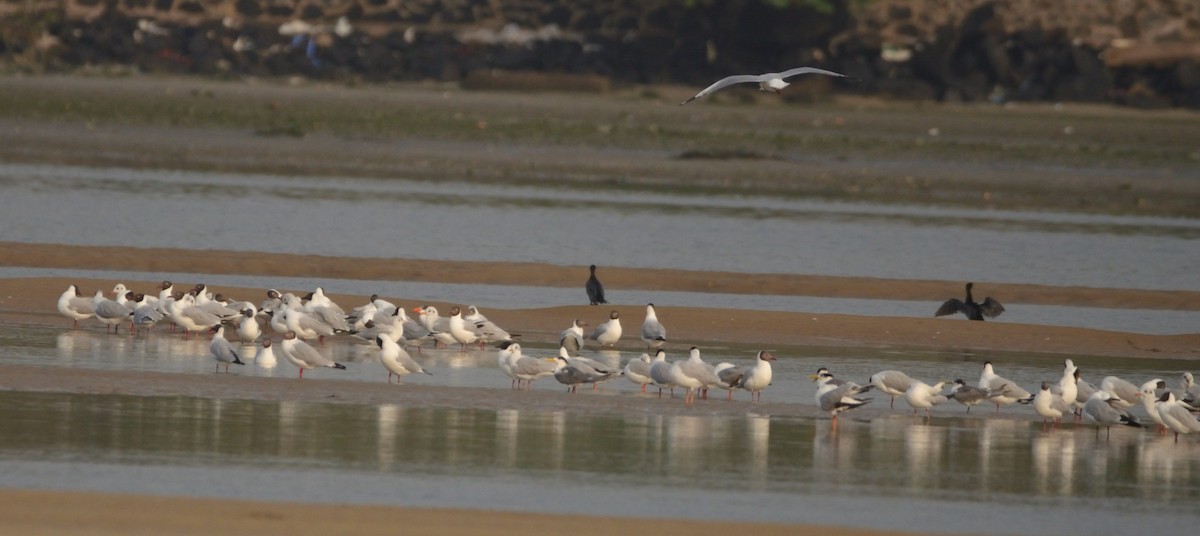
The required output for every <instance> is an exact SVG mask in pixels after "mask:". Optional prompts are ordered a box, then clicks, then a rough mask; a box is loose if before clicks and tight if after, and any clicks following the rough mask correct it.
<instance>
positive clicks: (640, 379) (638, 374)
mask: <svg viewBox="0 0 1200 536" xmlns="http://www.w3.org/2000/svg"><path fill="white" fill-rule="evenodd" d="M625 378H627V379H628V380H629V381H631V382H633V383H636V384H638V385H641V386H642V392H643V393H645V392H646V384H648V383H650V382H653V381H654V380H653V379H652V378H650V355H649V354H646V353H643V354H642V355H641V356H639V357H637V358H634V359H630V360H629V362H628V363H625Z"/></svg>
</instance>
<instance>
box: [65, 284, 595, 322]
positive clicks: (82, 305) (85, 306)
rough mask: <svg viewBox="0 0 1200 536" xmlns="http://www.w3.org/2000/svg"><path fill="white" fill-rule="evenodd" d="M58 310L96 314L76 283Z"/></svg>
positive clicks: (71, 315)
mask: <svg viewBox="0 0 1200 536" xmlns="http://www.w3.org/2000/svg"><path fill="white" fill-rule="evenodd" d="M58 312H59V313H60V314H62V315H63V316H65V317H67V318H70V319H71V320H73V321H74V322H73V323H72V324H71V329H79V321H80V320H85V319H88V318H91V317H93V316H95V314H96V313H95V310H94V309H93V308H92V300H89V299H87V298H84V297H83V296H82V295H80V293H79V287H77V286H75V285H70V286H68V287H67V290H65V291H63V293H62V295H61V296H59V297H58ZM613 314H616V311H613ZM106 329H107V328H106Z"/></svg>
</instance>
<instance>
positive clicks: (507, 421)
mask: <svg viewBox="0 0 1200 536" xmlns="http://www.w3.org/2000/svg"><path fill="white" fill-rule="evenodd" d="M520 415H521V413H520V412H519V411H517V410H515V409H501V410H496V463H497V464H499V465H500V466H501V467H515V466H516V465H517V432H518V422H519V417H520Z"/></svg>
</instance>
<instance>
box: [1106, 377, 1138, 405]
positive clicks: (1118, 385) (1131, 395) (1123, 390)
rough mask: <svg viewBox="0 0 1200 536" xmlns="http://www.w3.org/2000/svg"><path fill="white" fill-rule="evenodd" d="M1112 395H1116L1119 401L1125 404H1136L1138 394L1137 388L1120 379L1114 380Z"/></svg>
mask: <svg viewBox="0 0 1200 536" xmlns="http://www.w3.org/2000/svg"><path fill="white" fill-rule="evenodd" d="M1112 394H1114V395H1117V396H1118V397H1119V398H1121V400H1124V401H1126V402H1136V401H1137V400H1138V399H1139V397H1138V395H1139V394H1140V393H1139V392H1138V388H1137V386H1135V385H1134V384H1132V383H1129V382H1127V381H1125V380H1122V379H1119V378H1118V379H1115V380H1113V382H1112Z"/></svg>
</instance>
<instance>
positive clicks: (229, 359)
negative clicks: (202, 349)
mask: <svg viewBox="0 0 1200 536" xmlns="http://www.w3.org/2000/svg"><path fill="white" fill-rule="evenodd" d="M208 351H209V352H212V355H213V357H214V358H216V360H217V361H220V362H222V363H233V362H235V361H240V360H241V359H240V356H238V354H237V352H235V351H234V350H233V348H232V347H231V346H230V345H229V342H228V341H224V340H221V339H215V340H213V342H212V343H211V344H209V345H208Z"/></svg>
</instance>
